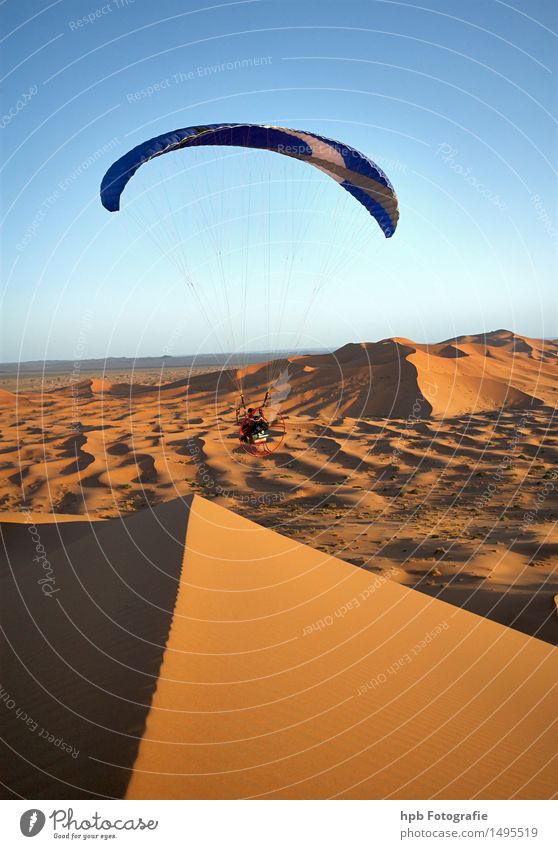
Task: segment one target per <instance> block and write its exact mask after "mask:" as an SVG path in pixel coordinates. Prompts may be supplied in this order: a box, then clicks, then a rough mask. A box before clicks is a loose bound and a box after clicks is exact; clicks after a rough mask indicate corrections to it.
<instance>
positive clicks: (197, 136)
mask: <svg viewBox="0 0 558 849" xmlns="http://www.w3.org/2000/svg"><path fill="white" fill-rule="evenodd" d="M206 145H224V146H229V147H230V146H232V147H248V148H257V149H259V150H270V151H274V152H275V153H280V154H283V155H284V156H290V157H293V158H294V159H299V160H301V161H303V162H308V164H309V165H313V166H314V167H315V168H319V170H320V171H323V172H324V173H325V174H327V175H328V176H329V177H331V178H332V179H333V180H335V181H336V182H337V183H339V185H340V186H341V187H342V188H343V189H346V191H348V192H349V193H350V194H351V195H352V196H353V197H354V198H356V200H357V201H359V202H360V203H361V204H362V205H363V206H364V207H365V208H366V209H367V210H368V212H369V213H370V215H372V216H373V217H374V218H375V219H376V221H377V222H378V224H379V225H380V227H381V229H382V230H383V232H384V234H385V236H386V237H387V238H389V237H390V236H393V234H394V232H395V228H396V227H397V221H398V219H399V209H398V205H397V195H396V194H395V191H394V189H393V186H392V185H391V183H390V181H389V180H388V178H387V177H386V175H385V174H384V172H383V171H382V170H381V168H379V167H378V166H377V165H376V164H375V163H374V162H372V160H371V159H369V158H368V157H367V156H364V154H362V153H360V152H359V151H358V150H355V148H353V147H349V146H348V145H344V144H342V143H341V142H338V141H334V140H333V139H328V138H324V137H323V136H317V135H315V134H314V133H308V132H304V131H302V130H290V129H288V128H286V127H271V126H266V125H262V124H208V125H206V126H198V127H185V128H183V129H181V130H174V131H173V132H171V133H165V134H164V135H161V136H156V137H155V138H153V139H149V141H146V142H143V144H140V145H138V146H137V147H134V148H133V149H132V150H130V151H129V152H128V153H126V154H125V155H124V156H122V157H121V158H120V159H118V160H117V161H116V162H115V163H114V164H113V165H111V167H110V168H109V170H108V171H107V173H106V174H105V176H104V177H103V181H102V183H101V202H102V204H103V206H104V207H105V208H106V209H108V210H109V211H110V212H116V211H117V210H118V209H119V208H120V197H121V195H122V192H123V191H124V188H125V187H126V184H127V183H128V181H129V180H130V179H131V177H133V175H134V174H135V172H136V171H137V170H138V168H139V167H140V166H141V165H143V164H144V163H145V162H149V160H150V159H154V158H155V157H156V156H161V155H162V154H164V153H170V152H171V151H173V150H180V149H181V148H185V147H198V146H206Z"/></svg>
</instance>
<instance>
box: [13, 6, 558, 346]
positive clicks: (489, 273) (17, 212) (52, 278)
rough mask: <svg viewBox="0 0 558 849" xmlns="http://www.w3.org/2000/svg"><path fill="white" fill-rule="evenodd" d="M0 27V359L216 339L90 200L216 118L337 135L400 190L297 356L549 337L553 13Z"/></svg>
mask: <svg viewBox="0 0 558 849" xmlns="http://www.w3.org/2000/svg"><path fill="white" fill-rule="evenodd" d="M0 15H1V16H2V32H3V33H4V35H3V37H2V44H1V46H2V68H1V75H2V88H1V92H2V102H3V107H2V116H3V117H2V120H1V123H0V132H1V137H2V153H3V157H2V158H3V165H2V178H1V179H2V182H1V188H2V218H3V224H2V294H3V307H2V345H1V349H0V359H1V360H3V361H17V360H30V359H55V358H81V357H96V356H105V355H116V356H118V355H123V356H134V355H149V354H154V355H158V354H162V353H164V352H168V353H174V354H186V353H191V352H194V351H196V350H210V349H214V347H215V346H214V345H213V344H212V343H211V342H210V341H208V337H207V327H205V328H204V326H203V321H201V320H198V319H197V318H196V317H195V309H194V304H193V301H192V298H191V293H187V292H186V291H185V290H184V289H181V287H180V286H178V285H174V284H172V285H171V284H170V283H169V279H170V278H168V277H167V274H166V272H165V271H163V270H162V268H161V266H160V264H158V263H157V261H156V257H155V255H154V254H153V262H154V266H153V270H152V272H149V273H146V266H147V264H148V263H149V261H150V260H149V248H148V247H147V246H146V244H145V243H143V242H142V243H141V247H140V246H138V249H137V250H135V249H134V250H130V238H131V237H130V236H129V235H128V236H127V235H126V231H125V229H123V227H122V226H121V222H118V223H117V222H116V221H115V219H116V217H117V216H111V215H110V214H109V213H107V212H106V211H105V210H104V209H103V208H102V207H101V205H100V203H99V200H98V187H99V183H100V180H101V178H102V176H103V174H104V172H105V171H106V169H107V168H108V167H109V165H110V164H111V162H112V161H113V160H114V159H116V158H118V157H119V156H120V155H122V154H123V153H124V152H125V151H126V150H127V149H129V148H130V147H132V146H134V145H135V144H138V143H139V142H140V141H143V140H144V139H146V138H149V137H150V136H153V135H157V134H159V133H162V132H165V131H167V130H171V129H173V128H174V127H182V126H188V125H194V124H205V123H215V122H219V121H223V122H227V121H246V122H255V123H273V124H279V125H281V124H284V125H286V126H292V127H298V128H301V129H307V130H310V131H314V132H317V133H320V134H323V135H330V136H332V137H333V138H337V139H341V140H343V141H345V142H347V143H348V144H351V145H353V146H355V147H357V148H359V149H360V150H362V151H364V152H365V153H367V154H369V155H371V156H372V158H374V159H376V161H378V162H379V164H380V165H382V167H384V169H385V171H386V172H387V174H388V176H389V177H390V178H391V180H392V182H393V184H394V185H395V188H396V190H397V193H398V195H399V200H400V207H401V219H400V223H399V228H398V230H397V232H396V234H395V236H394V237H393V238H392V239H391V240H384V239H383V237H381V234H379V236H378V238H375V239H374V245H373V259H371V256H372V255H371V254H369V253H368V252H367V251H368V248H366V249H365V250H363V252H362V253H361V252H360V246H359V243H358V242H357V241H356V239H355V251H354V253H355V256H353V257H352V259H351V262H350V263H348V266H349V265H350V270H349V268H348V267H347V269H344V267H343V265H341V269H340V272H339V275H338V277H337V278H336V280H335V281H334V285H333V287H332V288H331V289H328V291H327V292H325V293H324V294H323V297H321V300H320V303H319V304H318V305H316V308H315V309H314V310H313V311H312V313H311V315H310V317H309V319H308V321H307V322H306V325H305V333H304V335H303V337H302V339H301V342H302V344H304V343H306V344H308V345H309V344H313V345H318V346H338V345H341V344H343V343H344V342H347V341H358V340H375V339H379V338H384V337H387V336H393V335H395V336H404V337H410V338H412V339H414V340H415V341H438V340H440V339H442V338H448V337H451V336H454V335H457V334H462V333H478V332H482V331H488V330H493V329H496V328H500V327H507V328H510V329H513V330H515V331H516V332H518V333H522V334H525V335H528V336H537V337H540V336H555V335H557V334H558V324H557V298H556V279H557V276H556V271H557V267H556V248H557V244H558V215H557V193H556V162H557V156H556V154H557V133H556V72H557V70H558V68H557V64H558V63H557V55H558V53H557V50H556V46H557V45H556V37H557V36H556V31H557V30H558V20H557V18H558V6H557V4H556V3H555V2H554V0H529V2H527V0H515V2H514V3H512V4H509V3H505V2H500V0H469V2H467V3H463V2H462V0H455V2H454V0H423V4H421V5H417V4H414V3H411V2H408V3H405V2H394V0H344V2H342V3H341V2H328V0H320V2H317V0H281V2H277V0H247V2H236V3H234V2H233V3H214V4H212V5H205V3H204V0H186V2H184V0H159V2H157V3H153V2H148V0H133V2H132V0H127V2H126V0H109V2H106V3H102V2H97V0H77V2H76V0H74V1H73V2H70V0H58V2H50V3H49V2H48V0H47V2H37V1H36V0H32V2H29V1H28V0H4V3H3V5H2V6H0ZM80 19H81V21H82V22H81V24H80V23H79V21H80ZM263 59H265V62H264V61H262V60H263ZM242 60H245V61H244V63H243V64H244V66H243V67H238V62H242ZM254 60H258V61H254ZM235 62H236V63H237V65H236V66H235V67H234V69H233V70H227V68H226V64H227V63H235ZM157 84H159V88H158V90H152V89H154V88H155V89H156V87H157ZM176 156H177V157H181V156H182V153H179V154H176ZM264 156H265V157H266V162H267V159H269V156H271V155H267V154H264ZM168 158H169V159H170V158H171V157H170V156H169V157H168ZM275 158H276V159H280V157H275ZM230 164H231V168H232V167H235V166H234V163H233V160H231V163H230ZM296 165H297V166H298V163H296ZM154 166H155V163H151V164H150V165H149V166H148V168H152V167H154ZM266 167H269V168H270V169H273V168H274V167H275V166H274V165H269V166H268V165H267V164H266ZM308 170H312V169H308ZM152 173H153V175H155V174H156V172H155V170H153V172H152ZM231 173H232V172H231ZM272 173H273V172H272ZM216 174H218V172H216ZM316 175H317V177H318V178H319V179H322V175H320V174H319V173H318V172H316ZM229 176H230V174H229ZM183 179H184V183H185V184H186V182H188V189H187V192H188V193H190V194H192V195H194V196H195V192H196V191H197V190H199V184H197V183H196V179H195V178H193V181H192V183H190V182H189V181H188V180H187V178H186V177H185V176H183ZM214 179H215V180H216V181H217V180H218V179H219V178H218V176H215V178H214ZM323 180H326V178H325V177H323ZM319 188H320V187H319ZM332 190H337V191H340V190H338V188H337V187H335V186H333V187H332ZM185 191H186V189H185ZM331 197H332V195H331V191H330V187H329V186H328V187H327V188H324V189H323V203H326V204H327V203H329V202H330V198H331ZM240 201H241V198H240V197H239V202H240ZM119 215H124V212H123V213H119ZM355 221H356V224H355V233H356V229H357V225H361V224H362V219H358V220H357V219H355ZM312 226H313V227H314V229H316V228H319V229H320V230H321V231H323V232H324V234H325V232H326V231H325V229H324V228H325V227H326V223H324V225H323V227H322V225H321V224H319V225H318V224H317V223H316V222H314V223H313V224H312ZM370 226H371V227H372V226H374V227H375V225H374V223H373V222H371V225H370ZM376 230H377V228H376ZM347 233H348V234H349V236H350V231H347ZM347 233H346V234H345V235H347ZM378 233H379V231H378ZM274 234H275V236H277V231H274ZM230 237H231V236H230V234H229V236H228V237H227V238H230ZM324 238H325V239H327V238H328V237H327V236H326V235H324ZM318 253H320V251H317V250H312V248H311V245H310V244H309V245H308V246H307V250H305V251H303V258H302V259H301V260H300V262H301V266H300V267H299V271H298V273H299V275H300V279H303V277H304V275H305V274H306V276H307V278H308V279H310V278H311V276H312V274H313V270H314V267H315V264H316V261H317V258H318V257H317V254H318ZM357 253H358V255H357ZM271 259H272V261H275V257H274V255H272V256H271ZM250 261H251V263H252V264H253V266H254V268H256V266H257V264H258V263H260V264H262V263H263V262H265V261H266V257H265V251H260V252H259V253H258V251H257V250H254V251H253V252H252V253H251V256H250ZM277 262H278V263H279V259H277ZM344 272H345V273H346V277H345V278H344ZM232 273H233V272H232V271H231V274H232ZM251 273H255V272H254V271H253V270H252V271H251ZM277 276H281V274H280V270H278V271H277ZM202 278H203V274H202ZM349 278H350V279H349ZM277 285H278V286H279V285H280V284H277ZM296 313H297V306H296V303H295V300H293V304H292V305H290V306H288V307H287V311H286V321H287V324H288V322H289V321H291V320H292V321H293V322H294V320H295V318H296ZM254 344H255V343H254ZM255 346H256V347H259V346H258V345H255ZM261 347H265V344H264V342H263V341H262V342H261Z"/></svg>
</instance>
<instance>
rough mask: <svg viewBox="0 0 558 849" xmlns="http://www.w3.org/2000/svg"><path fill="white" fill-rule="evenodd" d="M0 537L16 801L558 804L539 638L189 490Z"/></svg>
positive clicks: (5, 528) (545, 655)
mask: <svg viewBox="0 0 558 849" xmlns="http://www.w3.org/2000/svg"><path fill="white" fill-rule="evenodd" d="M31 522H34V525H33V526H32V527H33V528H34V530H33V531H32V533H30V532H29V527H30V526H31ZM2 534H3V539H4V542H5V545H6V550H7V553H8V563H7V566H6V568H5V571H4V573H3V575H2V591H3V592H2V597H3V599H4V604H5V622H6V626H5V627H6V634H7V641H8V643H9V644H10V648H8V647H7V645H6V644H4V645H3V649H2V654H3V658H2V660H3V669H4V677H3V691H4V693H7V698H6V699H4V701H3V710H4V712H5V716H4V718H5V720H7V721H6V722H5V725H6V727H7V742H8V745H9V749H8V757H7V759H6V760H5V765H6V767H7V773H8V775H7V783H8V785H9V786H10V787H11V789H12V792H13V793H14V794H19V795H22V796H24V797H27V798H81V797H86V796H100V797H109V798H111V797H121V796H124V795H125V796H126V798H129V799H143V798H247V797H248V798H364V799H366V798H392V799H413V798H442V799H454V798H472V799H474V798H479V799H482V798H549V797H551V796H552V795H553V794H554V793H555V789H556V788H555V770H554V769H553V758H554V755H555V749H556V746H555V741H556V737H555V733H554V724H555V719H556V699H555V695H554V689H555V686H556V675H557V672H558V655H557V650H556V649H553V648H552V647H550V646H548V645H547V644H545V643H543V642H541V641H539V640H536V639H531V638H528V637H526V636H525V635H522V634H520V633H518V632H516V631H513V630H510V629H509V628H506V627H503V626H500V625H498V624H496V623H493V622H489V621H487V620H485V619H482V618H480V617H477V616H475V615H473V614H470V613H467V612H466V611H462V610H458V609H457V608H455V607H453V606H451V605H448V604H445V603H443V602H441V601H438V600H436V599H429V598H428V597H427V596H425V595H423V594H421V593H418V592H415V591H413V590H409V589H407V588H405V587H401V586H398V585H397V583H394V582H393V581H392V580H390V575H389V573H386V574H385V575H383V576H378V575H371V574H369V573H367V572H366V571H364V570H362V569H358V568H355V567H354V566H351V565H350V564H348V563H344V562H342V561H341V560H338V559H336V558H334V557H330V556H328V555H326V554H323V553H321V552H317V551H314V550H312V549H311V548H309V547H307V546H304V545H300V544H299V543H296V542H293V541H292V540H290V539H288V538H286V537H284V536H280V535H278V534H275V533H272V532H270V531H268V530H266V529H264V528H262V527H259V526H258V525H256V524H254V523H252V522H249V521H247V520H245V519H243V518H242V517H240V516H238V515H235V514H233V513H231V512H230V511H227V510H224V509H223V508H221V507H219V506H218V505H216V504H215V503H211V502H208V501H206V500H204V499H201V498H199V497H193V498H189V499H187V500H186V501H182V500H175V501H172V502H169V503H167V504H163V505H160V506H158V507H156V508H155V509H153V510H148V511H143V512H140V513H136V514H133V515H130V516H128V517H126V518H125V519H123V520H113V521H110V522H94V523H93V524H91V523H89V522H87V521H82V522H71V523H66V522H64V521H62V518H61V517H59V521H58V523H56V524H52V523H50V524H41V523H40V522H39V520H38V518H37V517H36V516H33V515H30V516H28V517H27V521H26V522H25V523H23V524H22V523H20V524H10V523H4V524H3V525H2ZM36 535H38V537H39V538H40V540H41V543H42V544H43V545H44V547H45V550H46V551H47V552H48V559H49V564H50V578H51V585H50V586H51V590H56V592H52V595H50V597H48V596H47V595H46V594H45V593H44V592H43V590H42V588H41V585H40V584H39V583H38V580H39V578H38V576H39V575H40V574H41V572H44V569H42V568H41V566H40V564H36V563H34V562H33V560H32V557H31V555H32V553H33V552H32V549H33V546H34V545H35V538H34V537H35V536H36ZM45 574H46V573H45ZM23 669H25V672H23V671H22V670H23Z"/></svg>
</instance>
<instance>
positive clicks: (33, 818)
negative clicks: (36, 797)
mask: <svg viewBox="0 0 558 849" xmlns="http://www.w3.org/2000/svg"><path fill="white" fill-rule="evenodd" d="M45 822H46V817H45V815H44V814H43V812H42V811H39V810H37V808H32V809H31V810H30V811H25V813H24V814H22V815H21V819H20V821H19V827H20V829H21V833H22V834H24V835H25V837H36V836H37V834H38V833H39V832H40V831H42V829H43V826H44V824H45Z"/></svg>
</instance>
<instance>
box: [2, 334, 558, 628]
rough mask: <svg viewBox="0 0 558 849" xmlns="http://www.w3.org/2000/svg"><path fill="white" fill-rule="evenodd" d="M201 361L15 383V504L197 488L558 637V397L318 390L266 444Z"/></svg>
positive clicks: (11, 424)
mask: <svg viewBox="0 0 558 849" xmlns="http://www.w3.org/2000/svg"><path fill="white" fill-rule="evenodd" d="M515 350H516V354H517V345H516V349H515ZM520 353H521V352H520ZM519 355H520V354H517V356H519ZM443 356H445V355H443ZM443 356H441V357H440V360H442V359H443ZM464 356H465V355H464ZM303 359H309V358H303ZM315 359H316V358H314V360H313V362H314V361H315ZM470 362H472V360H470V361H469V363H470ZM502 362H503V360H502ZM452 367H453V366H452ZM460 367H461V366H460ZM468 367H469V366H468ZM308 371H314V367H313V366H312V367H309V366H307V365H305V366H304V372H308ZM547 371H548V368H547ZM201 372H202V373H201V374H197V375H194V377H193V376H192V374H191V372H190V371H188V370H176V371H175V372H173V371H168V370H167V371H166V372H165V375H164V381H163V382H161V381H160V376H159V377H158V376H157V374H156V373H153V372H149V373H146V374H141V373H137V372H136V373H135V374H134V376H133V380H132V379H131V378H130V375H125V374H120V375H114V374H111V375H110V380H107V379H106V375H105V376H104V378H103V379H101V378H99V377H94V376H89V375H80V380H79V381H76V380H73V379H72V376H71V375H68V374H59V375H52V374H49V376H48V380H47V381H46V384H44V385H43V384H42V383H41V377H40V375H30V376H25V377H24V378H20V379H19V381H18V382H17V386H16V385H15V384H14V381H13V379H12V382H11V383H10V384H9V385H8V381H7V379H5V380H4V384H3V385H4V388H3V389H2V390H0V394H1V397H0V402H1V404H0V416H1V433H2V446H1V449H0V450H1V457H0V460H1V464H0V509H1V510H2V512H3V514H4V518H6V519H9V517H10V515H14V514H17V513H19V512H20V511H21V509H22V506H27V507H29V508H30V509H31V510H32V511H33V515H34V516H35V517H36V518H37V519H38V520H40V519H41V515H40V514H47V513H50V514H52V513H54V514H59V515H61V514H62V515H73V516H77V515H82V516H90V517H94V518H114V517H117V516H122V515H128V514H130V513H133V512H134V511H137V510H138V509H141V508H142V507H145V506H146V505H155V504H158V503H161V502H164V501H168V500H171V499H173V498H176V497H177V496H181V495H186V494H190V493H196V492H197V493H199V494H202V495H204V496H205V497H209V498H214V499H215V500H216V502H217V503H219V504H222V505H223V506H225V507H228V508H229V509H232V510H234V511H236V512H238V513H241V514H243V515H244V516H246V517H249V518H251V519H253V520H254V521H255V522H257V523H259V524H261V525H264V526H266V527H268V528H273V529H274V530H277V531H279V532H280V533H282V534H284V535H286V536H288V537H292V538H293V539H296V540H298V541H300V542H304V543H307V544H309V545H311V546H313V547H315V548H318V549H321V550H323V551H325V552H328V553H330V554H335V555H337V556H338V557H340V558H342V559H345V560H347V561H349V562H351V563H353V564H356V565H358V566H360V567H362V568H363V569H367V570H369V571H371V572H375V573H381V574H383V575H386V576H388V577H389V578H390V580H392V581H395V582H397V583H400V584H404V585H406V586H408V587H414V588H416V589H418V590H420V591H422V592H424V593H426V594H428V595H431V596H436V597H438V598H441V599H443V600H445V601H448V602H450V603H452V604H454V605H458V606H459V607H462V608H465V609H467V610H470V611H473V612H475V613H479V614H481V615H483V616H486V617H488V618H491V619H493V620H495V621H498V622H500V623H502V624H506V625H509V626H512V627H514V628H517V629H519V630H521V631H524V632H525V633H527V634H530V635H533V636H537V637H538V638H540V639H544V640H547V641H548V642H551V643H557V642H558V617H557V613H556V600H555V598H556V596H557V594H558V574H557V569H556V565H557V562H558V556H557V555H558V530H557V524H556V519H557V517H558V472H557V466H556V459H557V456H558V434H557V431H556V427H555V420H554V417H553V408H552V406H551V405H550V404H549V402H548V400H547V402H546V404H542V405H541V404H535V405H532V404H531V405H528V404H527V405H525V404H523V405H518V404H517V402H516V403H515V405H512V406H506V404H505V403H504V404H502V406H501V407H500V408H499V409H491V410H486V409H485V410H484V411H483V410H480V411H470V412H465V413H462V414H457V415H445V416H441V415H439V414H436V411H435V410H433V411H432V413H431V414H430V415H429V416H427V417H424V418H422V417H421V414H422V411H421V410H420V405H419V409H418V410H417V409H416V408H414V412H413V407H412V406H411V407H410V408H409V410H410V411H409V413H408V415H407V416H400V417H393V416H389V417H384V418H382V417H380V416H374V415H367V416H365V417H364V416H351V415H344V414H335V413H331V412H329V411H328V412H326V413H325V414H323V415H320V414H319V411H318V412H316V410H315V409H314V408H310V407H309V405H308V404H306V408H305V410H304V412H303V413H301V412H298V411H297V408H296V406H294V405H292V404H291V407H290V408H287V411H286V413H285V421H286V426H287V435H286V438H285V441H284V443H283V444H282V445H281V446H280V447H279V448H278V450H277V451H276V452H275V453H274V454H273V455H272V456H271V457H266V458H257V457H252V456H250V455H248V454H246V452H245V451H244V450H243V448H242V447H241V446H240V445H239V442H238V439H237V427H236V425H235V416H234V399H233V395H232V393H231V394H229V395H227V396H226V397H224V399H221V400H220V401H219V403H218V404H217V405H216V402H215V400H214V397H215V395H214V388H215V380H214V378H215V375H214V374H209V375H207V374H204V373H203V372H207V370H201ZM206 378H209V379H210V381H209V383H211V380H212V379H213V383H212V384H211V385H209V383H208V384H207V385H205V384H204V383H203V381H204V379H206ZM295 378H296V375H295ZM196 381H197V382H196ZM138 384H139V391H136V389H137V388H138ZM142 387H143V388H142ZM522 387H523V389H522V391H523V392H524V391H525V381H524V383H523V384H522ZM318 388H319V387H318ZM14 389H17V393H14V391H13V390H14ZM317 391H318V390H317ZM548 391H549V392H550V391H551V390H548ZM318 394H319V393H318ZM303 397H304V398H305V399H307V398H308V390H307V389H305V394H304V395H303ZM302 406H303V407H304V405H302ZM485 406H486V405H485ZM337 413H339V411H337Z"/></svg>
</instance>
